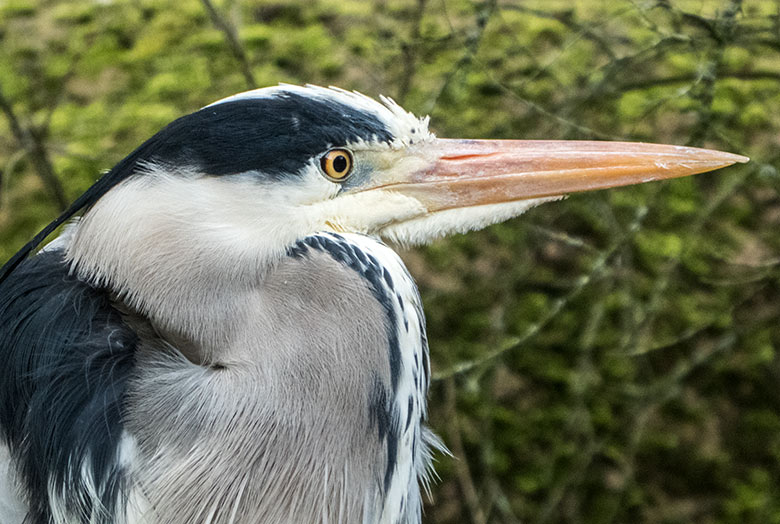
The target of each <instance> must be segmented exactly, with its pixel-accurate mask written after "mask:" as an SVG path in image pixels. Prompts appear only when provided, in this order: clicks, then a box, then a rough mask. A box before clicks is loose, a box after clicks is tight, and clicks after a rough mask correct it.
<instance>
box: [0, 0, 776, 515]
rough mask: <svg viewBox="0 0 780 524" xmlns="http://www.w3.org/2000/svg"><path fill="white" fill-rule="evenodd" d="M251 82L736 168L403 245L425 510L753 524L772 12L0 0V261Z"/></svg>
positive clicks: (771, 150)
mask: <svg viewBox="0 0 780 524" xmlns="http://www.w3.org/2000/svg"><path fill="white" fill-rule="evenodd" d="M278 82H291V83H306V82H309V83H315V84H322V85H331V84H333V85H338V86H341V87H344V88H348V89H357V90H359V91H362V92H364V93H366V94H368V95H371V96H376V95H378V94H380V93H383V94H386V95H389V96H391V97H393V98H395V99H396V100H397V101H398V102H399V103H401V104H402V105H403V106H404V107H406V108H407V109H408V110H411V111H413V112H415V113H418V114H430V115H431V127H432V129H433V130H434V131H435V132H436V133H437V134H438V135H439V136H447V137H481V138H491V137H492V138H567V139H626V140H641V141H654V142H668V143H676V144H690V145H695V146H705V147H712V148H717V149H723V150H726V151H732V152H738V153H742V154H745V155H748V156H750V157H751V158H752V161H751V163H750V164H747V165H746V166H740V167H735V168H730V169H726V170H723V171H720V172H716V173H711V174H706V175H700V176H697V177H692V178H688V179H681V180H675V181H670V182H664V183H655V184H647V185H644V186H640V187H633V188H626V189H619V190H611V191H604V192H599V193H591V194H586V195H577V196H573V197H571V198H570V199H568V200H566V201H564V202H558V203H552V204H546V205H544V206H541V207H539V208H537V209H535V210H533V211H531V212H529V213H528V214H526V215H525V216H523V217H521V218H519V219H515V220H513V221H511V222H508V223H505V224H500V225H497V226H493V227H491V228H488V229H486V230H484V231H482V232H479V233H472V234H469V235H465V236H456V237H453V238H450V239H447V240H443V241H440V242H437V243H435V244H433V245H431V246H429V247H426V248H423V249H417V250H409V251H404V252H403V256H404V259H405V260H406V262H407V264H408V265H409V267H410V269H411V271H412V273H413V274H414V275H415V277H416V278H417V280H418V282H419V284H420V288H421V290H422V293H423V298H424V301H425V306H426V312H427V317H428V328H429V338H430V343H431V351H432V359H433V367H434V371H435V373H436V376H435V381H434V383H433V384H432V388H431V395H430V401H431V424H432V426H433V427H434V428H435V430H436V431H437V432H438V433H439V434H440V435H442V436H443V438H444V440H445V441H446V443H447V445H448V446H449V447H450V449H451V450H452V451H453V452H454V454H455V455H456V456H457V459H451V458H447V457H442V456H440V457H438V471H439V473H440V475H441V480H440V481H439V482H438V483H436V484H435V486H434V488H433V497H432V501H430V502H429V503H427V505H426V508H425V512H426V521H427V522H430V523H456V522H473V523H484V522H495V523H517V522H523V523H556V522H562V523H580V522H581V523H634V522H648V523H716V522H717V523H762V524H764V523H770V524H771V523H780V358H779V357H778V354H777V351H778V349H779V348H780V329H779V328H778V316H779V314H780V195H779V194H778V191H780V175H778V172H777V166H778V159H779V154H780V110H779V109H778V106H780V5H779V4H778V3H777V2H775V1H771V0H752V1H751V0H747V1H744V2H740V1H720V0H680V1H677V0H658V1H654V0H649V1H647V0H614V1H611V2H600V1H597V0H574V1H562V0H547V1H544V0H529V1H523V2H520V1H516V2H512V1H509V0H500V1H499V0H376V1H359V0H338V1H336V0H306V1H293V2H271V1H254V2H250V1H243V2H239V1H232V0H224V1H220V0H176V1H168V2H161V1H151V0H126V1H125V0H116V1H112V0H102V1H71V2H67V1H41V2H31V1H24V0H0V111H1V112H2V114H0V176H1V179H0V258H1V259H3V260H5V259H6V258H8V257H9V256H10V255H11V254H12V253H14V252H15V250H17V249H18V248H19V247H20V246H21V245H22V244H23V243H24V242H25V241H26V240H28V239H29V238H31V237H32V236H33V234H34V233H36V232H37V231H38V230H39V229H40V228H41V227H42V226H43V225H44V224H46V223H47V222H48V221H49V220H50V219H52V218H53V217H55V216H56V215H57V213H58V211H59V210H60V209H62V208H63V207H64V206H65V205H66V203H68V202H70V201H71V200H73V199H74V198H75V197H76V196H78V195H79V194H80V193H81V192H82V191H84V190H85V189H86V188H87V187H88V186H89V185H90V184H92V183H93V182H94V181H95V179H96V178H97V177H98V176H99V174H100V173H101V172H102V171H104V170H106V169H108V168H110V167H111V166H112V165H113V164H114V163H116V162H117V161H119V160H120V159H121V158H122V157H123V156H125V155H126V154H127V153H129V152H130V151H131V150H132V149H133V148H134V147H135V146H137V145H138V144H140V143H141V142H142V141H143V140H145V139H146V138H148V137H149V136H150V135H152V134H153V133H154V132H155V131H157V130H158V129H159V128H161V127H162V126H164V125H165V124H166V123H168V122H169V121H170V120H172V119H174V118H176V117H177V116H180V115H182V114H185V113H188V112H191V111H193V110H195V109H197V108H199V107H201V106H203V105H205V104H207V103H209V102H211V101H213V100H216V99H218V98H221V97H224V96H227V95H229V94H232V93H235V92H238V91H242V90H245V89H248V88H250V87H255V86H266V85H273V84H276V83H278Z"/></svg>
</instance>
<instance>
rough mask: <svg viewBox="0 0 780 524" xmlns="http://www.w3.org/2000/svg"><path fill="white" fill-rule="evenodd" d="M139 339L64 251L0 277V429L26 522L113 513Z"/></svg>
mask: <svg viewBox="0 0 780 524" xmlns="http://www.w3.org/2000/svg"><path fill="white" fill-rule="evenodd" d="M136 344H137V337H136V335H135V333H134V332H133V331H132V330H131V329H130V328H129V327H128V326H127V325H126V324H125V323H124V322H123V320H122V317H121V315H120V313H119V312H118V311H117V310H116V309H115V308H113V307H112V305H111V302H110V297H109V296H108V294H107V293H106V292H105V291H102V290H99V289H96V288H94V287H91V286H89V285H87V284H86V283H84V282H81V281H80V280H78V279H77V278H76V277H75V276H72V275H70V274H69V272H68V267H67V265H66V263H65V261H64V260H63V254H62V251H58V250H55V251H44V252H42V253H40V254H38V255H37V256H34V257H31V258H29V259H27V260H25V261H24V262H23V263H22V264H21V265H20V266H19V267H18V268H17V270H16V271H15V272H14V274H13V275H12V276H11V277H10V278H8V279H6V280H5V281H3V282H2V283H0V358H2V361H3V366H4V370H3V373H2V375H0V376H1V377H2V381H0V432H1V433H2V436H3V437H4V438H5V440H6V442H7V443H8V445H9V447H10V449H11V451H12V454H13V456H14V458H15V460H16V464H17V467H18V470H19V473H20V478H21V479H22V481H23V484H24V486H23V491H24V492H25V493H26V495H27V499H28V502H29V503H30V513H31V514H30V516H29V522H31V523H35V524H39V523H41V524H42V523H47V524H48V523H50V522H60V521H61V520H62V519H65V520H67V522H90V523H93V522H94V523H99V524H104V523H105V524H108V523H109V522H113V521H114V520H113V518H112V514H113V513H114V511H115V510H116V509H117V508H118V507H119V506H117V505H118V504H121V499H122V496H123V491H124V490H123V482H124V477H125V475H124V472H123V466H122V464H121V463H120V461H119V442H120V439H121V433H122V423H121V420H122V409H123V406H122V404H123V397H124V392H125V386H126V383H127V381H128V378H129V376H130V374H131V372H132V369H133V365H134V361H133V359H134V349H135V347H136ZM58 519H61V520H58ZM65 520H62V521H65Z"/></svg>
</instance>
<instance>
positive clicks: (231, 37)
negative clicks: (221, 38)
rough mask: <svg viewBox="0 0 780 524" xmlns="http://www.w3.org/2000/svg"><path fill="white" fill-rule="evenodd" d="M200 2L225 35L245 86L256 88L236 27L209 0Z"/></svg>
mask: <svg viewBox="0 0 780 524" xmlns="http://www.w3.org/2000/svg"><path fill="white" fill-rule="evenodd" d="M202 2H203V6H204V7H205V8H206V11H208V13H209V16H210V17H211V21H212V23H213V24H214V25H215V26H216V27H217V29H219V30H220V31H222V33H223V34H224V35H225V39H226V40H227V42H228V45H229V46H230V51H231V53H233V56H234V57H235V58H236V60H238V63H239V66H240V67H241V74H243V75H244V80H246V84H247V86H248V87H249V88H250V89H254V88H256V87H257V82H256V81H255V77H254V75H253V74H252V66H251V64H250V63H249V59H248V58H247V55H246V52H245V51H244V48H243V46H242V45H241V41H240V40H239V39H238V33H237V32H236V28H235V27H234V26H233V24H231V23H230V22H229V21H228V20H227V19H226V18H224V17H223V16H222V15H220V14H219V12H218V11H217V9H216V8H215V7H214V4H212V3H211V0H202Z"/></svg>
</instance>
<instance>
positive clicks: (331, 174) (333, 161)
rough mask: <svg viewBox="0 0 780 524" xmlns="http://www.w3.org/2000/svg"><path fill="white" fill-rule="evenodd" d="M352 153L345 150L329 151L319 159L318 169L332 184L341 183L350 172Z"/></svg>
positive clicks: (352, 163)
mask: <svg viewBox="0 0 780 524" xmlns="http://www.w3.org/2000/svg"><path fill="white" fill-rule="evenodd" d="M353 165H354V162H353V161H352V153H350V152H349V151H347V150H346V149H331V150H330V151H328V152H327V153H325V154H324V155H322V157H321V158H320V168H322V172H323V173H324V174H325V177H326V178H327V179H328V180H330V181H332V182H343V181H344V180H346V179H347V177H348V176H349V174H350V173H351V172H352V166H353Z"/></svg>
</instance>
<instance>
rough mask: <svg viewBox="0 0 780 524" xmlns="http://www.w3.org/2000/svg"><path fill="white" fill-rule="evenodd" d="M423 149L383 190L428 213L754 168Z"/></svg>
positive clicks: (663, 154) (635, 149) (453, 144)
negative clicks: (405, 197) (411, 200)
mask: <svg viewBox="0 0 780 524" xmlns="http://www.w3.org/2000/svg"><path fill="white" fill-rule="evenodd" d="M420 149H421V151H420V152H419V153H420V156H424V158H425V159H426V161H425V162H423V164H422V165H418V166H416V169H414V170H412V171H411V172H408V173H407V174H406V176H405V177H404V180H393V181H390V180H387V181H385V183H384V184H382V185H381V186H380V187H382V188H383V189H388V190H398V191H400V192H402V193H403V194H406V195H409V196H412V197H414V198H416V199H417V200H419V201H420V202H422V203H423V204H424V205H425V206H426V207H427V208H428V211H429V212H433V211H441V210H446V209H452V208H459V207H467V206H478V205H485V204H497V203H502V202H511V201H516V200H526V199H533V198H544V197H552V196H559V195H565V194H568V193H575V192H580V191H593V190H595V189H604V188H608V187H618V186H626V185H630V184H638V183H642V182H649V181H651V180H663V179H666V178H678V177H683V176H687V175H694V174H697V173H703V172H705V171H712V170H714V169H718V168H721V167H725V166H729V165H731V164H734V163H737V162H741V163H743V162H747V161H748V158H747V157H744V156H740V155H734V154H731V153H723V152H720V151H712V150H709V149H698V148H694V147H683V146H670V145H660V144H645V143H631V142H588V141H547V140H456V139H436V140H434V141H433V142H428V143H425V144H423V145H420Z"/></svg>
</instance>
